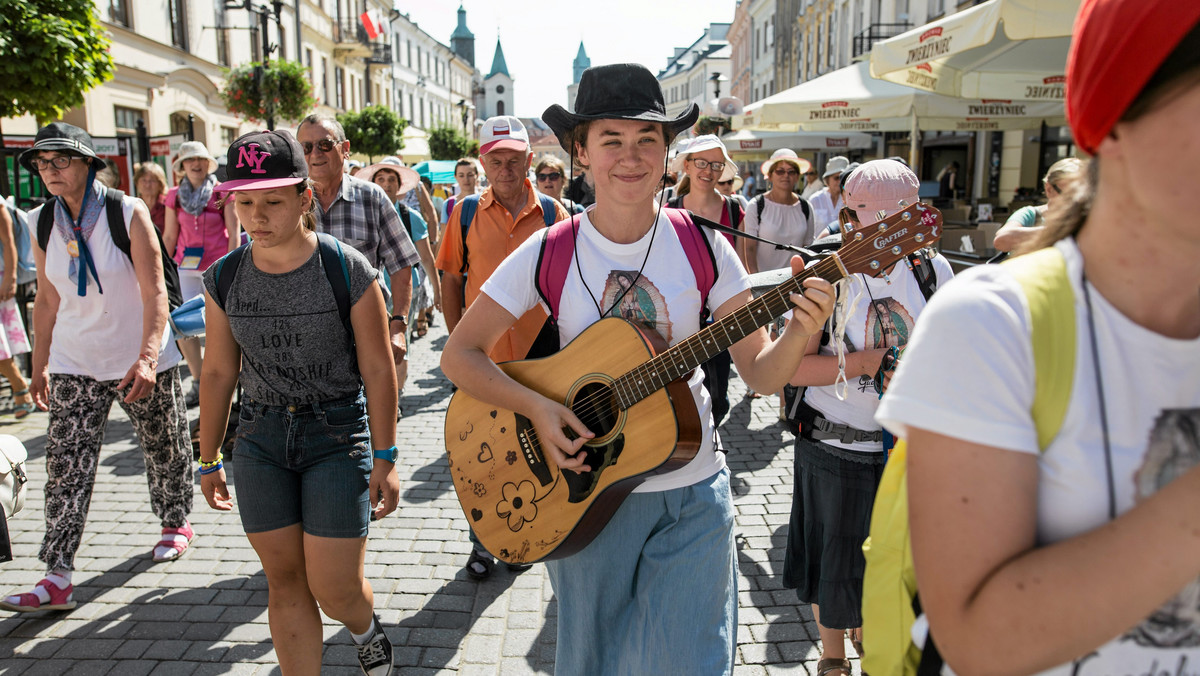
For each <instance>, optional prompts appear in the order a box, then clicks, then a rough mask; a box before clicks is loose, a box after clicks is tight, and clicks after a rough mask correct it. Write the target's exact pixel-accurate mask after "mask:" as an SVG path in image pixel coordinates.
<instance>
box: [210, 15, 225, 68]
mask: <svg viewBox="0 0 1200 676" xmlns="http://www.w3.org/2000/svg"><path fill="white" fill-rule="evenodd" d="M216 10H217V29H216V30H215V31H213V34H214V37H215V38H216V40H217V63H219V64H221V65H222V66H228V65H229V27H228V26H227V25H226V22H225V19H226V16H225V5H224V3H217V5H216Z"/></svg>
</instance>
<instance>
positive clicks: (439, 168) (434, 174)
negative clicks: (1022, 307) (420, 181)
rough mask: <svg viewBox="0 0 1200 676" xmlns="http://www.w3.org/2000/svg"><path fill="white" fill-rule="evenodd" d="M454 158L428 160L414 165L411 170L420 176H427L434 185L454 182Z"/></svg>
mask: <svg viewBox="0 0 1200 676" xmlns="http://www.w3.org/2000/svg"><path fill="white" fill-rule="evenodd" d="M454 165H455V161H454V160H429V161H428V162H422V163H420V164H417V165H414V166H413V170H415V171H416V172H417V173H418V174H420V175H422V176H428V177H429V181H430V182H431V183H433V184H434V185H443V184H453V183H454Z"/></svg>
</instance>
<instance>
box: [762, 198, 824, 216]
mask: <svg viewBox="0 0 1200 676" xmlns="http://www.w3.org/2000/svg"><path fill="white" fill-rule="evenodd" d="M796 198H797V199H799V200H800V211H803V212H804V220H805V222H807V223H812V205H811V204H809V203H808V200H806V199H804V198H803V197H800V196H799V195H796ZM758 215H759V217H760V218H761V217H762V212H761V211H759V212H758Z"/></svg>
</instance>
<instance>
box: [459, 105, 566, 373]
mask: <svg viewBox="0 0 1200 676" xmlns="http://www.w3.org/2000/svg"><path fill="white" fill-rule="evenodd" d="M479 140H480V143H481V145H480V148H479V150H480V154H481V156H482V157H481V158H480V159H481V160H482V163H483V173H484V175H485V176H487V179H488V187H487V189H486V190H484V191H483V194H481V195H480V196H479V202H478V206H477V207H476V209H475V215H474V217H473V218H471V221H470V224H469V226H468V229H467V240H466V251H465V254H466V256H465V257H466V261H465V265H464V261H463V258H464V248H463V237H462V225H461V221H460V217H461V215H462V209H463V200H459V202H458V203H456V204H455V205H454V211H453V212H452V213H451V214H450V220H449V221H448V222H447V224H446V235H445V237H443V238H442V243H441V247H440V248H439V250H438V257H437V268H438V269H439V270H441V271H442V272H443V273H444V274H443V275H442V311H443V312H444V313H445V314H446V327H447V328H448V329H449V330H450V331H451V332H453V331H454V327H455V326H456V325H457V324H458V320H459V319H460V318H461V317H462V308H463V307H464V305H465V306H470V305H471V303H472V302H474V301H475V298H476V297H478V296H479V289H480V288H481V287H482V286H483V283H484V281H486V280H487V278H488V277H490V276H491V275H492V272H494V271H495V270H496V268H497V267H499V266H500V262H501V261H503V260H504V258H505V257H506V256H508V254H510V253H512V252H513V251H516V249H517V247H518V246H520V245H521V243H522V242H524V241H525V239H526V238H528V237H529V236H530V235H532V234H533V233H535V232H537V231H538V230H541V229H542V228H544V227H546V219H545V216H544V215H543V213H542V206H541V204H540V203H539V201H538V199H537V193H536V192H535V191H534V188H533V185H532V184H531V183H530V182H529V167H530V164H531V162H532V161H533V151H532V150H531V149H530V147H529V133H528V132H527V131H526V130H525V125H523V124H521V121H520V120H518V119H517V118H515V117H512V116H508V115H500V116H498V117H492V118H489V119H488V120H487V121H486V122H484V124H483V129H482V130H480V134H479ZM554 208H555V211H556V213H555V214H554V217H553V218H552V219H550V222H551V223H557V222H558V221H561V220H565V219H566V218H567V217H568V214H567V212H566V210H564V209H563V208H562V206H561V205H559V204H557V203H555V205H554ZM464 273H465V274H466V275H467V280H466V288H465V289H464V287H463V278H462V275H463V274H464ZM464 299H465V301H466V302H465V303H464V302H463V301H464ZM545 321H546V313H545V312H543V311H542V309H541V308H540V307H539V308H534V309H532V310H530V311H529V312H527V313H525V315H524V316H522V317H521V318H520V319H519V320H517V323H516V324H515V325H513V327H512V329H510V330H509V332H508V333H507V334H505V335H504V336H501V338H500V340H498V341H496V345H495V346H494V347H493V348H492V351H491V354H490V355H489V356H490V357H491V358H492V361H496V362H501V361H509V360H513V359H524V358H525V355H526V353H527V352H529V348H530V346H532V345H533V341H534V339H535V338H537V335H538V331H540V330H541V328H542V324H544V323H545Z"/></svg>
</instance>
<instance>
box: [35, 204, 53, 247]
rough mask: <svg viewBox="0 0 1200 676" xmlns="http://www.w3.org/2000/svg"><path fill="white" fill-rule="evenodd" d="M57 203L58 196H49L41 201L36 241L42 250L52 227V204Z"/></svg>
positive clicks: (48, 241) (47, 241) (48, 239)
mask: <svg viewBox="0 0 1200 676" xmlns="http://www.w3.org/2000/svg"><path fill="white" fill-rule="evenodd" d="M57 203H58V198H57V197H51V198H50V199H48V200H46V201H45V202H43V203H42V210H41V211H39V212H38V223H37V241H38V246H39V247H41V249H42V251H45V250H46V245H47V244H49V243H50V231H51V230H53V229H54V205H55V204H57Z"/></svg>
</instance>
